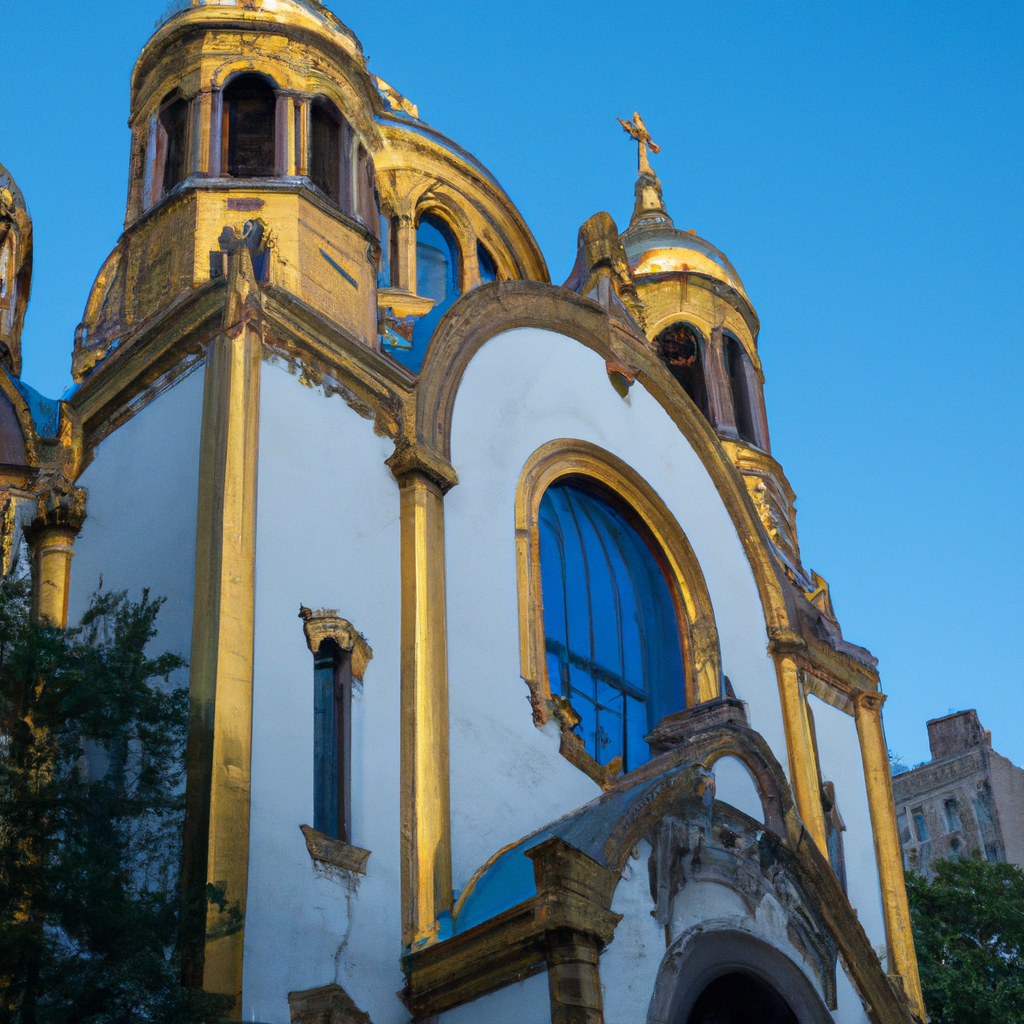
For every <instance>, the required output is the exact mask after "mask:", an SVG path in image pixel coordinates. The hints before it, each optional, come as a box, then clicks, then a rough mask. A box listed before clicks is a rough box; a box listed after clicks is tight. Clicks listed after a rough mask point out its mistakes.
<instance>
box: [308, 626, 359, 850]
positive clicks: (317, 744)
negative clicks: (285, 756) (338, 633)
mask: <svg viewBox="0 0 1024 1024" xmlns="http://www.w3.org/2000/svg"><path fill="white" fill-rule="evenodd" d="M351 705H352V672H351V662H350V659H349V657H348V656H347V655H345V654H343V652H342V651H341V650H340V649H339V648H338V645H337V644H336V643H335V642H334V641H333V640H324V641H323V643H321V645H320V650H319V652H318V653H317V655H316V657H315V659H314V661H313V828H315V829H316V830H317V831H318V832H323V833H324V835H327V836H330V837H331V838H332V839H341V840H342V841H344V842H348V831H349V822H348V817H349V806H350V803H351V801H350V798H349V791H350V779H349V750H350V749H351V737H352V726H351V720H350V708H351Z"/></svg>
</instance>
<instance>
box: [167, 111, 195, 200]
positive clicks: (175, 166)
mask: <svg viewBox="0 0 1024 1024" xmlns="http://www.w3.org/2000/svg"><path fill="white" fill-rule="evenodd" d="M160 127H161V128H162V129H163V133H164V137H163V149H164V154H163V156H164V164H163V186H162V192H163V194H164V195H167V193H168V192H170V191H171V189H172V188H174V187H175V186H177V185H180V184H181V183H182V182H183V181H184V180H185V178H186V177H188V165H187V160H188V100H184V99H182V98H181V97H180V96H176V97H175V98H174V99H172V100H171V101H170V102H169V103H164V105H163V106H162V107H161V108H160Z"/></svg>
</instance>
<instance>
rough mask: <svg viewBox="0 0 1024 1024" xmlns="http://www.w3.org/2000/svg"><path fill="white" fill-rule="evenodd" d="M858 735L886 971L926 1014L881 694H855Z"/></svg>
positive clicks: (919, 1011)
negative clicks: (882, 917) (875, 863)
mask: <svg viewBox="0 0 1024 1024" xmlns="http://www.w3.org/2000/svg"><path fill="white" fill-rule="evenodd" d="M854 703H855V708H856V712H855V714H856V721H857V736H858V738H859V740H860V750H861V757H862V758H863V761H864V778H865V781H866V783H867V792H868V808H869V810H870V812H871V831H872V832H873V834H874V839H875V856H876V858H877V861H878V881H879V884H880V887H881V890H882V909H883V911H884V914H885V933H886V939H887V940H888V946H889V973H890V974H897V975H898V976H899V977H900V979H901V980H902V982H903V991H904V993H905V994H906V996H907V999H908V1000H909V1002H910V1008H911V1010H912V1011H913V1012H914V1013H916V1014H917V1016H918V1017H920V1018H921V1020H925V1019H926V1017H925V1009H924V994H923V993H922V991H921V978H920V975H919V974H918V969H917V951H916V950H915V948H914V934H913V931H912V930H911V926H910V904H909V903H908V902H907V885H906V881H905V879H904V875H903V854H902V851H901V849H900V837H899V829H898V826H897V824H896V804H895V802H894V800H893V795H892V773H891V771H890V768H889V751H888V748H887V746H886V742H885V733H884V731H883V729H882V705H883V704H884V703H885V695H884V694H881V693H861V694H858V696H857V697H856V699H855V702H854Z"/></svg>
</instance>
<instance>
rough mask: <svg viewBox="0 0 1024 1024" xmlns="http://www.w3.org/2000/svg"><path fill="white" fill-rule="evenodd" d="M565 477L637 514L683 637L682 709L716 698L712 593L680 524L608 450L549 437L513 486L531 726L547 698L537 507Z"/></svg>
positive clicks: (542, 714)
mask: <svg viewBox="0 0 1024 1024" xmlns="http://www.w3.org/2000/svg"><path fill="white" fill-rule="evenodd" d="M566 477H577V478H578V477H585V478H587V479H590V480H593V481H595V482H597V483H599V484H602V485H603V486H604V487H605V488H606V489H607V490H608V491H610V492H611V493H612V494H614V495H616V496H617V497H619V498H621V500H622V501H623V502H624V503H625V504H626V505H627V506H628V507H629V508H630V509H631V510H633V512H634V513H636V515H638V516H639V517H640V519H641V520H642V521H643V523H644V525H645V526H646V527H647V529H648V531H649V532H650V534H651V536H652V537H653V538H654V540H655V542H656V543H657V545H658V546H659V548H660V549H661V552H662V554H663V555H664V558H665V561H666V563H667V566H666V568H667V569H668V576H669V579H670V581H671V583H672V588H671V589H672V595H673V599H674V601H675V604H676V614H677V617H678V619H679V623H680V626H681V629H680V634H681V636H682V639H683V663H684V665H685V668H686V691H687V692H686V702H687V705H688V706H691V705H693V704H697V703H700V702H701V701H705V700H711V699H713V698H715V697H717V696H719V693H720V689H721V682H720V680H721V655H720V652H719V646H718V630H717V629H716V627H715V616H714V610H713V608H712V606H711V595H710V594H709V593H708V588H707V583H706V582H705V580H704V573H703V571H702V570H701V567H700V563H699V562H698V560H697V556H696V555H695V554H694V551H693V548H692V547H691V546H690V542H689V541H688V540H687V538H686V534H685V533H684V532H683V530H682V527H680V525H679V523H678V522H676V519H675V517H674V516H673V515H672V513H671V512H670V511H669V510H668V508H667V506H666V505H665V503H664V502H663V501H662V500H661V498H660V497H659V496H658V494H657V492H656V491H655V490H654V488H653V487H651V485H650V484H648V483H647V481H646V480H644V479H643V477H641V476H640V474H639V473H637V472H636V470H634V469H633V468H632V467H630V466H628V465H627V464H626V463H625V462H623V461H622V460H621V459H620V458H618V457H617V456H615V455H613V454H612V453H611V452H608V451H605V450H604V449H603V448H599V447H598V446H597V445H595V444H591V443H590V442H588V441H579V440H572V439H568V438H562V439H559V440H555V441H549V442H548V443H547V444H545V445H543V446H541V447H540V448H538V449H537V451H535V452H534V453H533V454H532V455H531V456H530V458H529V459H527V461H526V465H525V466H524V467H523V470H522V473H521V474H520V477H519V484H518V486H517V488H516V508H515V523H516V571H517V577H518V586H519V653H520V672H521V674H522V676H523V678H524V679H525V680H526V683H527V685H528V686H529V687H530V702H531V704H532V705H533V713H534V720H535V721H536V722H537V724H538V725H540V724H543V722H545V721H546V720H547V717H548V710H549V709H550V708H551V707H552V706H557V704H558V701H554V702H553V700H552V693H551V687H550V684H549V681H548V678H547V671H546V669H545V656H544V644H545V640H544V612H543V600H542V595H541V579H540V529H539V526H538V518H539V510H540V503H541V499H542V498H543V497H544V492H545V491H546V490H547V489H548V488H549V487H550V486H551V485H552V484H554V483H556V482H557V481H558V480H561V479H564V478H566Z"/></svg>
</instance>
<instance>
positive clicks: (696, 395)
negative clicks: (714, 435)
mask: <svg viewBox="0 0 1024 1024" xmlns="http://www.w3.org/2000/svg"><path fill="white" fill-rule="evenodd" d="M654 345H655V350H656V351H657V353H658V355H659V356H660V357H661V361H662V362H663V363H664V364H665V365H666V366H667V367H668V368H669V370H670V371H671V372H672V376H673V377H675V379H676V380H677V381H679V383H680V384H681V385H682V386H683V390H684V391H685V392H686V393H687V394H688V395H689V396H690V398H692V399H693V403H694V405H696V406H697V408H698V409H700V411H701V412H702V413H703V414H704V418H705V419H708V418H709V417H708V390H707V383H706V381H705V379H704V361H703V358H702V356H701V343H700V336H699V335H698V333H697V331H696V330H695V329H694V328H693V327H691V326H690V325H689V324H684V323H678V324H672V325H671V326H670V327H666V328H665V329H664V330H663V331H662V332H661V334H659V335H658V337H657V338H656V339H655V342H654Z"/></svg>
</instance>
